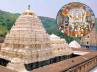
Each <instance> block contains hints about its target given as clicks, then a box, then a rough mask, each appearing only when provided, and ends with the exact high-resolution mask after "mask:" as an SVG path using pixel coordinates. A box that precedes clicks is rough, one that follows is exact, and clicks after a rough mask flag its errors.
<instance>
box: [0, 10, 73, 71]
mask: <svg viewBox="0 0 97 72" xmlns="http://www.w3.org/2000/svg"><path fill="white" fill-rule="evenodd" d="M53 42H54V41H53ZM55 42H56V41H55ZM60 42H62V43H60V44H61V45H63V46H61V45H59V43H55V45H53V44H52V43H51V41H50V38H49V35H48V34H47V33H46V31H45V29H44V28H43V26H42V23H41V20H40V19H39V18H38V17H37V15H35V14H34V13H33V12H32V11H31V10H30V9H28V10H26V11H25V12H24V13H23V14H22V15H21V16H20V17H19V18H18V19H17V20H16V23H15V25H14V26H13V27H12V28H11V30H10V32H9V33H8V34H7V35H6V38H5V41H4V43H3V44H2V46H1V51H0V58H3V59H6V60H9V61H10V62H11V63H13V65H14V64H16V65H17V63H22V64H31V63H34V64H31V66H30V67H32V65H34V67H37V66H35V65H40V64H39V63H40V62H41V61H45V62H44V63H46V60H48V61H51V60H53V58H55V57H58V56H65V55H68V56H69V55H70V54H72V50H71V49H69V47H67V48H65V44H64V41H60ZM56 45H57V46H56ZM50 63H53V61H52V62H50ZM9 65H11V64H9ZM13 65H12V67H14V66H13ZM17 66H18V65H17ZM15 67H16V66H15ZM8 68H9V67H8ZM14 69H16V68H14ZM27 69H28V70H29V68H28V66H27ZM16 70H17V69H16Z"/></svg>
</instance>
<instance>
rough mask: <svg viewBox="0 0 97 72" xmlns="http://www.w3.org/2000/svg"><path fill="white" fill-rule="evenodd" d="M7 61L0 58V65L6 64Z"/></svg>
mask: <svg viewBox="0 0 97 72" xmlns="http://www.w3.org/2000/svg"><path fill="white" fill-rule="evenodd" d="M9 62H10V61H9V60H5V59H2V58H0V65H2V66H7V64H8V63H9Z"/></svg>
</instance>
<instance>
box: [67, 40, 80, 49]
mask: <svg viewBox="0 0 97 72" xmlns="http://www.w3.org/2000/svg"><path fill="white" fill-rule="evenodd" d="M69 47H71V48H81V46H80V44H79V43H78V42H77V41H75V40H74V41H71V42H70V43H69Z"/></svg>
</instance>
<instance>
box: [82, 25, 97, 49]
mask: <svg viewBox="0 0 97 72" xmlns="http://www.w3.org/2000/svg"><path fill="white" fill-rule="evenodd" d="M80 44H81V45H82V46H83V47H85V48H90V49H92V50H93V49H96V50H97V32H96V28H95V27H94V29H93V30H92V31H91V32H90V33H89V34H87V35H86V36H84V37H82V38H81V41H80Z"/></svg>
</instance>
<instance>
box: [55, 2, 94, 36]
mask: <svg viewBox="0 0 97 72" xmlns="http://www.w3.org/2000/svg"><path fill="white" fill-rule="evenodd" d="M57 24H58V27H59V29H60V30H61V32H63V33H64V35H67V36H71V37H82V36H85V35H87V34H88V33H89V32H91V31H92V29H93V27H94V25H95V15H94V13H93V11H92V10H91V8H90V7H89V6H87V5H85V4H83V3H79V2H72V3H69V4H67V5H64V6H63V7H62V8H61V9H60V10H59V12H58V14H57Z"/></svg>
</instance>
